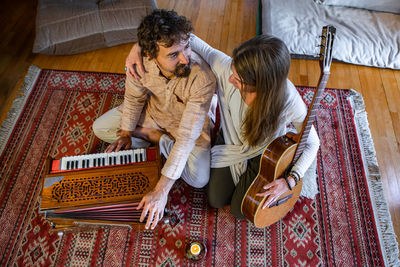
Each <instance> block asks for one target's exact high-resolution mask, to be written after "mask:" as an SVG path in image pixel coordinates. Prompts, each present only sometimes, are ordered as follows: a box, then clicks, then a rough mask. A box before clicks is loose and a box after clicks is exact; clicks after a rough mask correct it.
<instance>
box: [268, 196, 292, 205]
mask: <svg viewBox="0 0 400 267" xmlns="http://www.w3.org/2000/svg"><path fill="white" fill-rule="evenodd" d="M292 196H293V194H290V195H287V196H286V197H283V198H281V199H278V200H277V201H275V202H272V203H271V205H269V208H272V207H275V206H279V205H282V204H283V203H286V202H287V201H288V200H289V199H290V198H291V197H292Z"/></svg>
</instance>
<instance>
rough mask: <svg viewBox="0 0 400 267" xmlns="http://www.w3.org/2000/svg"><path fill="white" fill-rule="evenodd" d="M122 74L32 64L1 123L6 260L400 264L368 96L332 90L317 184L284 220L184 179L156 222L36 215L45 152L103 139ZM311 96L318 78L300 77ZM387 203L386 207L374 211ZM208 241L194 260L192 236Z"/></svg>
mask: <svg viewBox="0 0 400 267" xmlns="http://www.w3.org/2000/svg"><path fill="white" fill-rule="evenodd" d="M124 83H125V77H124V75H121V74H110V73H95V72H74V71H60V70H40V69H38V68H36V67H33V66H32V67H31V69H30V72H29V74H28V76H27V78H26V83H25V85H24V87H23V88H22V95H23V96H22V97H21V98H20V99H17V100H16V102H15V104H14V105H13V108H12V110H11V111H10V115H9V118H8V119H7V121H6V122H5V123H4V124H3V126H2V128H1V132H0V174H1V176H0V177H1V178H0V225H1V232H0V265H1V266H383V265H387V266H398V265H399V264H400V263H399V259H398V245H397V242H396V238H395V235H394V233H393V226H392V223H391V220H390V214H389V212H388V209H387V204H386V202H385V200H384V197H383V193H382V184H381V182H380V180H379V179H380V176H379V170H378V167H377V163H376V159H375V154H374V147H373V144H372V140H371V136H370V131H369V129H368V122H367V119H366V113H365V111H364V106H363V100H362V97H361V96H360V95H359V94H358V93H356V92H355V91H352V90H338V89H327V90H326V91H325V92H324V95H323V98H322V105H321V108H320V109H319V111H318V114H317V120H316V122H315V127H316V129H317V132H318V134H319V137H320V139H321V147H320V150H319V152H318V159H317V174H318V175H317V184H318V187H319V192H320V193H319V194H318V195H317V196H316V197H315V199H306V198H300V199H299V201H298V202H297V203H296V205H295V207H294V209H293V210H292V211H291V212H290V213H289V214H288V215H287V216H286V217H284V218H283V219H282V220H280V221H279V222H277V223H275V224H274V225H272V226H270V227H267V228H265V229H257V228H255V227H254V226H252V225H251V224H250V223H248V222H247V221H245V220H236V219H235V218H234V217H232V215H231V214H230V213H229V207H225V208H223V209H213V208H210V207H209V206H208V204H207V201H206V197H205V193H204V190H202V189H194V188H191V187H190V186H188V185H187V184H185V183H184V182H182V181H178V182H177V183H176V184H175V185H174V187H173V189H172V190H171V192H170V196H169V198H170V199H169V201H170V204H171V210H172V216H171V219H170V220H169V222H163V223H161V224H159V227H158V228H157V229H156V230H154V231H150V230H135V229H129V228H127V227H117V226H114V227H108V226H102V227H98V228H94V229H89V230H88V229H86V230H85V231H81V232H76V233H66V234H64V235H58V234H57V232H52V231H49V229H50V225H49V223H48V222H46V221H45V220H44V219H43V218H42V216H41V215H39V214H38V209H39V205H40V179H41V177H42V176H43V172H44V162H45V159H46V158H47V156H49V155H50V156H52V157H61V156H65V155H80V154H85V153H96V152H100V151H102V150H103V149H104V146H105V144H104V143H102V142H100V141H99V140H98V139H97V138H96V137H95V136H94V135H93V132H92V129H91V125H92V123H93V121H94V120H95V119H96V118H97V117H98V116H100V115H101V114H103V113H104V112H106V111H107V110H109V109H110V108H112V107H115V106H117V105H119V104H120V103H121V101H122V99H123V92H124ZM298 91H299V92H300V94H301V96H302V97H303V100H304V101H305V103H306V104H309V103H310V100H311V98H312V95H313V92H314V88H309V87H298ZM378 211H379V212H378ZM191 240H201V241H203V242H204V244H205V245H206V248H207V253H206V257H204V258H203V259H202V260H201V261H198V262H193V261H191V260H188V259H187V258H185V257H184V255H185V246H186V245H187V244H188V243H189V242H190V241H191Z"/></svg>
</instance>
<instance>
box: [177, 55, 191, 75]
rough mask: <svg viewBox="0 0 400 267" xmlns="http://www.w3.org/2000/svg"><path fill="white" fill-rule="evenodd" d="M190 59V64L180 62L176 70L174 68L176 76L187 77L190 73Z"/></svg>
mask: <svg viewBox="0 0 400 267" xmlns="http://www.w3.org/2000/svg"><path fill="white" fill-rule="evenodd" d="M190 70H191V68H190V59H189V63H188V64H179V65H178V66H176V68H175V70H174V74H175V75H176V77H180V78H182V77H187V76H189V74H190Z"/></svg>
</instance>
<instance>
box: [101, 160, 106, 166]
mask: <svg viewBox="0 0 400 267" xmlns="http://www.w3.org/2000/svg"><path fill="white" fill-rule="evenodd" d="M101 163H102V164H103V166H105V165H106V159H105V158H101Z"/></svg>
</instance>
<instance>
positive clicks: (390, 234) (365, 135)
mask: <svg viewBox="0 0 400 267" xmlns="http://www.w3.org/2000/svg"><path fill="white" fill-rule="evenodd" d="M350 95H351V96H350V97H349V98H350V102H351V104H352V107H353V111H354V120H355V124H356V127H357V135H358V140H359V142H360V146H361V155H362V158H363V162H364V169H365V173H366V176H367V182H368V188H369V189H370V192H371V194H370V195H371V203H372V205H373V210H374V214H375V221H376V225H377V231H378V235H379V239H380V242H381V246H382V253H383V256H384V260H385V265H386V266H400V261H399V246H398V243H397V241H396V234H395V232H394V229H393V223H392V219H391V216H390V212H389V209H388V205H387V202H386V199H385V195H384V192H383V184H382V181H381V176H380V173H379V168H378V161H377V160H376V152H375V147H374V143H373V140H372V135H371V131H370V129H369V123H368V118H367V112H366V111H365V104H364V99H363V97H362V95H361V94H360V93H358V92H356V91H355V90H353V89H351V90H350Z"/></svg>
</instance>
